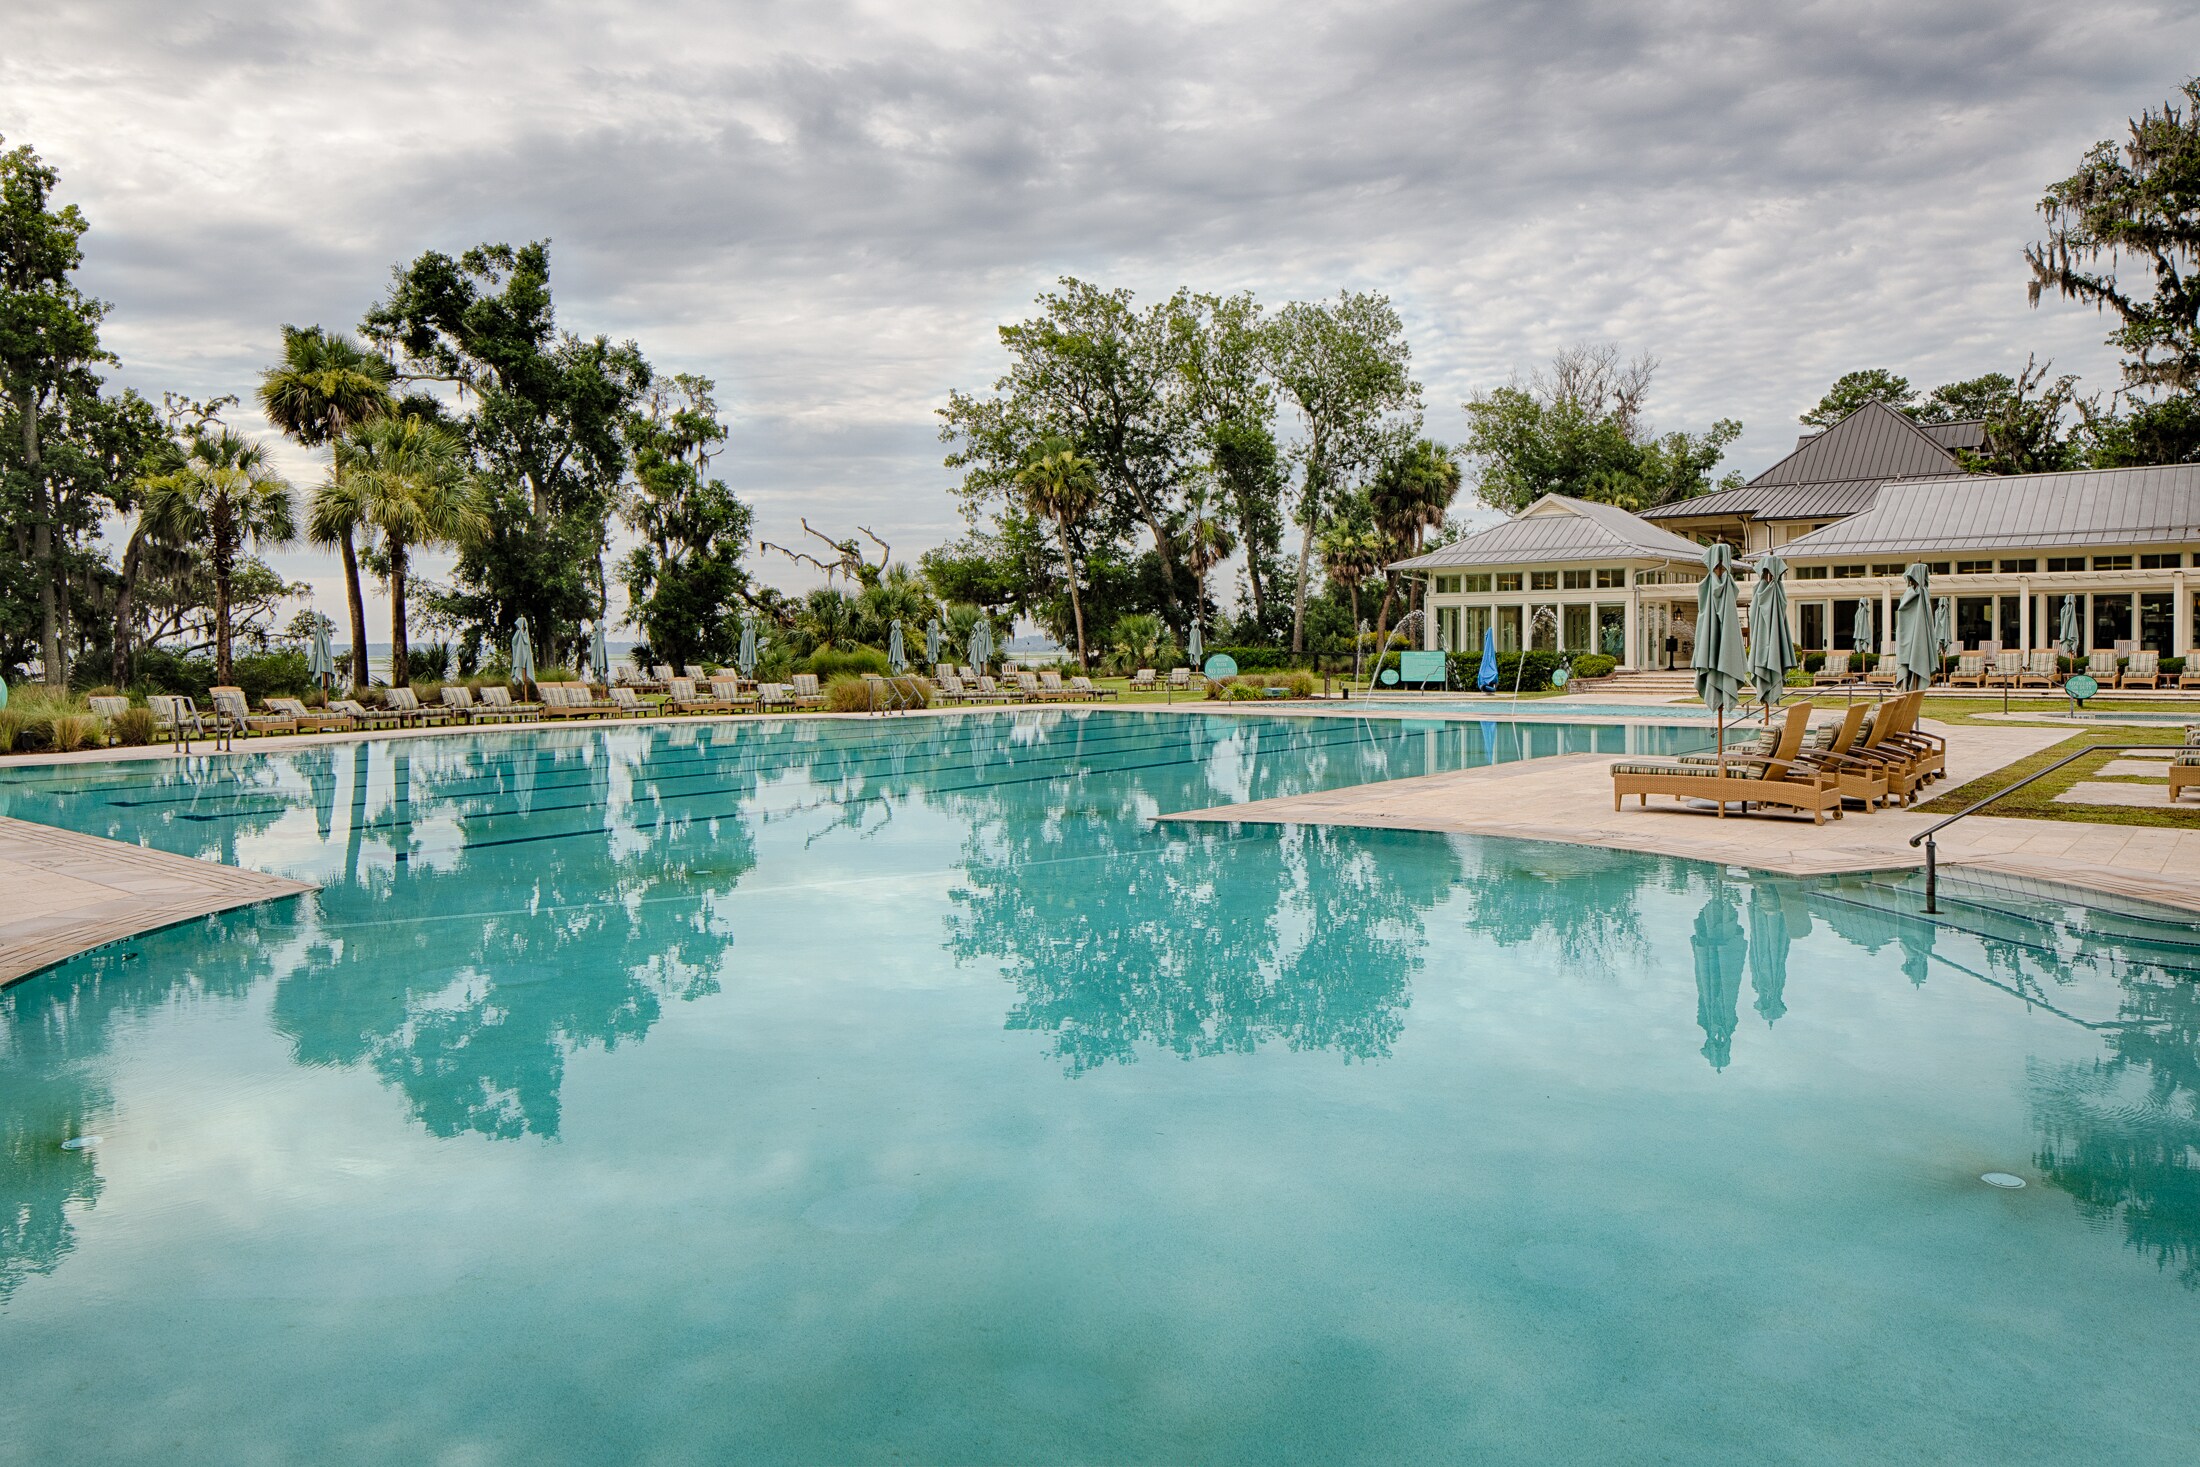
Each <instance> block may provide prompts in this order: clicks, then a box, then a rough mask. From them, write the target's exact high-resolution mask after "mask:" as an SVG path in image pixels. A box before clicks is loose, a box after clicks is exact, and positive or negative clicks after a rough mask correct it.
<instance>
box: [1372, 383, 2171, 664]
mask: <svg viewBox="0 0 2200 1467" xmlns="http://www.w3.org/2000/svg"><path fill="white" fill-rule="evenodd" d="M1983 439H1984V433H1983V430H1982V425H1980V424H1979V423H1975V422H1971V423H1916V422H1912V421H1911V420H1910V419H1909V418H1907V417H1905V416H1903V415H1902V414H1901V413H1898V412H1896V411H1894V410H1893V409H1892V408H1889V407H1886V406H1885V405H1883V404H1880V403H1868V404H1866V405H1865V406H1863V407H1861V408H1859V409H1857V410H1856V411H1855V412H1853V413H1851V414H1850V415H1849V416H1848V417H1846V418H1843V419H1842V420H1841V421H1840V422H1839V423H1837V424H1835V425H1834V426H1833V427H1831V428H1828V429H1826V430H1825V431H1824V432H1821V433H1813V434H1808V435H1806V436H1805V437H1804V438H1803V439H1802V441H1801V442H1799V443H1798V444H1797V445H1796V447H1795V451H1794V452H1793V453H1790V454H1789V455H1788V456H1787V457H1785V458H1783V459H1781V460H1780V461H1779V462H1778V463H1776V464H1774V465H1773V466H1772V467H1771V468H1769V469H1766V470H1765V471H1764V472H1763V473H1761V474H1759V475H1758V476H1757V477H1756V478H1754V479H1752V480H1750V481H1749V483H1747V484H1744V485H1742V486H1741V487H1739V488H1735V489H1726V490H1719V491H1716V492H1714V493H1711V494H1705V495H1700V496H1698V497H1697V498H1694V499H1688V500H1683V501H1681V502H1680V503H1677V504H1671V505H1665V506H1661V507H1660V508H1657V509H1654V510H1651V511H1649V512H1647V513H1645V514H1641V515H1636V514H1631V513H1629V512H1628V511H1626V510H1623V509H1619V508H1617V507H1615V506H1612V505H1607V504H1594V503H1590V502H1587V501H1584V500H1579V499H1570V498H1568V497H1566V496H1565V495H1560V494H1551V495H1546V496H1544V497H1543V498H1542V499H1539V500H1537V501H1536V502H1535V503H1534V504H1532V505H1530V506H1529V507H1528V508H1527V509H1525V510H1523V511H1521V512H1520V513H1519V514H1517V515H1515V516H1513V517H1512V518H1511V519H1509V520H1507V521H1505V522H1504V523H1502V524H1498V525H1492V526H1490V527H1489V528H1487V529H1484V530H1480V531H1477V532H1475V533H1474V534H1471V535H1467V536H1465V537H1463V538H1461V539H1459V540H1457V541H1454V542H1453V543H1452V544H1450V545H1446V546H1443V547H1441V548H1439V549H1436V550H1432V551H1430V552H1429V553H1427V554H1426V555H1420V556H1416V557H1414V558H1413V559H1410V560H1404V561H1400V562H1398V563H1397V564H1395V565H1394V566H1392V567H1391V568H1392V569H1393V570H1403V571H1410V572H1413V573H1416V574H1420V575H1425V576H1427V577H1428V594H1427V596H1426V599H1425V601H1424V603H1423V604H1424V605H1425V606H1426V607H1427V608H1428V615H1427V617H1426V619H1425V621H1424V632H1423V638H1422V644H1423V646H1425V647H1429V648H1442V649H1445V650H1451V651H1471V650H1474V649H1477V648H1479V647H1480V646H1481V645H1482V636H1483V632H1484V630H1485V629H1494V630H1495V631H1496V633H1497V645H1498V648H1499V650H1500V651H1517V650H1518V649H1520V648H1521V647H1523V646H1526V647H1531V648H1545V649H1550V650H1554V651H1557V650H1563V651H1567V652H1577V653H1578V652H1605V653H1609V654H1610V655H1612V656H1614V657H1617V658H1618V659H1619V660H1620V662H1621V664H1622V665H1624V666H1628V667H1635V668H1655V667H1664V666H1666V665H1667V664H1668V662H1671V663H1672V664H1673V665H1676V666H1685V665H1686V664H1687V661H1688V657H1689V654H1690V652H1691V651H1692V650H1693V649H1694V645H1695V616H1696V581H1697V578H1698V577H1699V576H1700V574H1701V573H1702V564H1703V562H1702V557H1703V549H1704V546H1705V545H1706V544H1708V543H1710V542H1712V541H1715V540H1716V541H1724V542H1725V543H1726V544H1728V545H1731V546H1732V547H1734V550H1735V552H1736V554H1737V555H1738V556H1740V557H1742V558H1743V559H1744V560H1745V561H1746V560H1748V559H1749V558H1752V557H1754V556H1757V555H1760V554H1762V553H1764V552H1765V551H1768V550H1776V551H1778V552H1779V554H1780V556H1781V558H1782V559H1783V560H1785V561H1786V562H1787V564H1788V573H1787V592H1788V608H1789V617H1790V619H1791V626H1790V630H1791V631H1792V632H1793V634H1794V636H1795V644H1796V646H1797V648H1798V649H1799V650H1802V651H1806V652H1823V651H1831V650H1849V649H1853V648H1854V647H1855V645H1856V643H1855V628H1856V624H1857V619H1858V617H1857V612H1858V604H1859V603H1863V604H1864V606H1865V607H1867V608H1869V610H1870V612H1871V618H1872V620H1871V625H1872V629H1873V631H1872V637H1871V641H1872V642H1873V643H1876V644H1878V645H1876V646H1867V647H1866V648H1865V649H1864V650H1866V651H1867V652H1877V651H1879V650H1883V649H1884V648H1885V647H1887V646H1891V639H1892V637H1893V628H1894V605H1895V602H1896V601H1897V600H1899V599H1900V597H1901V594H1902V572H1903V570H1904V569H1905V568H1906V567H1908V566H1909V565H1910V564H1911V563H1912V562H1913V561H1923V562H1925V564H1926V565H1927V566H1928V567H1930V569H1931V571H1932V590H1933V595H1934V596H1935V598H1936V599H1937V598H1939V597H1942V596H1945V597H1948V598H1950V599H1952V601H1953V602H1954V611H1955V627H1954V631H1955V638H1956V641H1957V642H1958V643H1959V644H1960V646H1961V647H1962V648H1963V649H1965V650H1981V649H1983V650H1987V651H2003V650H2023V651H2028V650H2031V649H2033V648H2044V647H2049V646H2052V645H2054V643H2055V634H2056V628H2057V626H2058V623H2059V619H2060V616H2061V608H2062V604H2063V599H2064V598H2065V597H2068V596H2074V597H2076V598H2077V602H2076V604H2077V607H2078V611H2079V629H2080V639H2081V641H2083V642H2084V643H2085V645H2083V646H2081V647H2080V648H2079V649H2078V650H2079V652H2080V654H2081V655H2082V654H2084V653H2086V652H2089V651H2093V650H2096V649H2097V650H2102V651H2119V652H2126V653H2128V652H2130V651H2131V650H2133V649H2134V648H2147V649H2151V650H2154V651H2157V652H2160V653H2161V654H2163V655H2164V656H2177V657H2182V656H2184V655H2186V654H2187V653H2188V652H2190V651H2191V650H2192V649H2193V637H2194V633H2195V629H2196V625H2200V465H2191V464H2173V465H2165V466H2161V467H2154V468H2138V469H2095V470H2088V471H2084V472H2077V473H2057V474H2023V475H2016V476H1994V475H1983V474H1971V473H1967V472H1966V471H1965V470H1964V468H1963V466H1962V465H1961V464H1960V463H1959V462H1958V461H1957V459H1956V457H1955V455H1956V452H1957V450H1959V449H1966V448H1975V447H1977V446H1979V444H1980V443H1981V442H1982V441H1983ZM1748 585H1749V582H1748V579H1747V577H1746V576H1745V578H1744V579H1743V581H1742V586H1743V599H1744V601H1745V602H1746V601H1747V598H1748Z"/></svg>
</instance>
